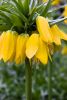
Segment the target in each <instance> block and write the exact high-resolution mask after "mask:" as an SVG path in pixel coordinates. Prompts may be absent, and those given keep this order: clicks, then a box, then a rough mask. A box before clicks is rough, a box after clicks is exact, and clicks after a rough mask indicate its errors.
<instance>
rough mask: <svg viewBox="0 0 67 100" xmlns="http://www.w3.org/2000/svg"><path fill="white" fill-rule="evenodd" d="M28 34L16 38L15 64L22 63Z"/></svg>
mask: <svg viewBox="0 0 67 100" xmlns="http://www.w3.org/2000/svg"><path fill="white" fill-rule="evenodd" d="M28 37H29V36H28V34H22V35H19V36H18V38H17V45H16V57H15V62H16V64H19V63H22V62H23V61H24V60H25V57H26V55H25V50H26V42H27V40H28Z"/></svg>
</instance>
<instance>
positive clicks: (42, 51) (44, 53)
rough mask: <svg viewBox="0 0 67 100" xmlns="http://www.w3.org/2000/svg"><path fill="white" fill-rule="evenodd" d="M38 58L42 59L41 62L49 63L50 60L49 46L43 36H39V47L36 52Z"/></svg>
mask: <svg viewBox="0 0 67 100" xmlns="http://www.w3.org/2000/svg"><path fill="white" fill-rule="evenodd" d="M35 56H36V58H37V59H38V60H40V62H41V63H43V64H47V62H48V46H47V44H46V43H44V42H43V41H42V40H41V38H39V48H38V51H37V53H36V55H35Z"/></svg>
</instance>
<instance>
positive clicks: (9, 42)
mask: <svg viewBox="0 0 67 100" xmlns="http://www.w3.org/2000/svg"><path fill="white" fill-rule="evenodd" d="M2 38H3V39H2V41H3V42H2V58H3V60H4V62H7V61H13V60H14V56H15V47H16V40H17V33H16V32H13V31H7V32H3V33H2Z"/></svg>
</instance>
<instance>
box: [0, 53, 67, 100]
mask: <svg viewBox="0 0 67 100" xmlns="http://www.w3.org/2000/svg"><path fill="white" fill-rule="evenodd" d="M51 67H52V70H53V71H52V72H53V73H52V97H53V100H67V56H62V55H61V53H60V52H57V53H56V54H55V55H54V57H53V65H52V66H51ZM47 70H48V67H47V65H46V66H44V65H42V64H40V63H37V64H36V66H35V64H34V63H33V68H32V74H33V75H32V80H33V88H32V93H33V100H48V88H47V86H48V71H47ZM0 100H25V66H24V64H23V65H19V66H16V65H15V64H9V63H7V64H5V63H4V62H3V61H1V62H0Z"/></svg>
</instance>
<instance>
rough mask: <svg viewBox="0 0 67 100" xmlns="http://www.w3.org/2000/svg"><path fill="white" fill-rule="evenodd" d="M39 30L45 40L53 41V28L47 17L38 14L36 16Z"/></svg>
mask: <svg viewBox="0 0 67 100" xmlns="http://www.w3.org/2000/svg"><path fill="white" fill-rule="evenodd" d="M36 24H37V29H38V32H39V33H40V36H41V38H42V40H43V41H45V42H52V37H51V30H50V26H49V24H48V21H47V19H46V18H44V17H41V16H38V17H37V18H36Z"/></svg>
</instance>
